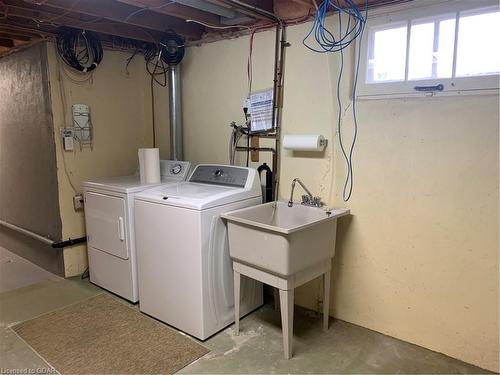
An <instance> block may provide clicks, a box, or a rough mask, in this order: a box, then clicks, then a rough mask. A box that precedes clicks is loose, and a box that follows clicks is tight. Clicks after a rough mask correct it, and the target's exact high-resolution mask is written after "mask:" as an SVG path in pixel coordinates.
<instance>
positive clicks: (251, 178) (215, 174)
mask: <svg viewBox="0 0 500 375" xmlns="http://www.w3.org/2000/svg"><path fill="white" fill-rule="evenodd" d="M261 197H262V193H261V189H260V183H259V180H258V178H257V173H256V171H255V169H253V168H243V167H235V166H223V165H198V166H197V167H196V169H195V170H194V171H193V173H192V174H191V176H190V178H189V181H184V182H181V183H179V184H175V185H162V186H158V187H154V188H151V189H147V190H144V191H142V192H141V193H139V194H137V195H136V196H135V199H136V200H141V201H147V202H152V203H157V204H162V205H169V206H176V207H183V208H189V209H194V210H204V209H207V208H211V207H216V206H221V205H224V204H228V203H233V202H238V201H242V200H246V199H252V198H261Z"/></svg>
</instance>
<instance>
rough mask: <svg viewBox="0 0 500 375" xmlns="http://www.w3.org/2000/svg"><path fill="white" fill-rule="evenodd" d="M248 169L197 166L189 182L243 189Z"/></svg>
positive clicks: (225, 166) (226, 166)
mask: <svg viewBox="0 0 500 375" xmlns="http://www.w3.org/2000/svg"><path fill="white" fill-rule="evenodd" d="M247 178H248V169H246V168H241V167H233V166H231V165H198V166H197V167H196V169H195V170H194V172H193V174H192V175H191V178H190V179H189V181H190V182H199V183H202V184H215V185H223V186H234V187H241V188H242V187H245V184H246V182H247Z"/></svg>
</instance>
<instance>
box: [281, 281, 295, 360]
mask: <svg viewBox="0 0 500 375" xmlns="http://www.w3.org/2000/svg"><path fill="white" fill-rule="evenodd" d="M279 294H280V305H281V328H282V331H283V350H284V352H285V359H290V358H292V340H293V289H290V290H282V289H280V293H279Z"/></svg>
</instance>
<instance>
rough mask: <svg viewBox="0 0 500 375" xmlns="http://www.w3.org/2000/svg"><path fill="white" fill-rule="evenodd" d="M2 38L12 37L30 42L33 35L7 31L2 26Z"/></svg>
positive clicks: (0, 35) (0, 31)
mask: <svg viewBox="0 0 500 375" xmlns="http://www.w3.org/2000/svg"><path fill="white" fill-rule="evenodd" d="M0 38H4V39H12V40H22V41H25V42H29V41H30V40H31V39H32V38H33V35H31V36H27V35H22V34H16V33H12V32H5V31H3V30H2V29H1V28H0Z"/></svg>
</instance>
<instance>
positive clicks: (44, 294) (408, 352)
mask: <svg viewBox="0 0 500 375" xmlns="http://www.w3.org/2000/svg"><path fill="white" fill-rule="evenodd" d="M100 293H106V292H105V291H103V290H102V289H100V288H98V287H96V286H94V285H92V284H90V283H89V282H88V280H85V281H82V280H80V279H79V278H74V279H67V280H64V279H59V278H56V279H51V280H48V281H42V282H38V283H36V284H32V285H28V286H23V287H21V288H18V289H14V290H10V291H7V292H3V293H0V337H1V343H0V368H2V373H6V372H5V371H4V370H3V369H37V368H38V369H40V368H48V367H49V366H48V364H47V363H46V362H45V361H44V360H43V359H42V358H40V357H39V356H38V355H37V354H36V353H35V352H34V351H33V350H32V349H31V348H30V347H29V346H28V345H27V344H26V343H25V342H24V341H22V340H21V339H20V338H19V337H18V336H17V335H15V334H14V332H13V331H12V330H10V328H9V326H10V325H12V324H14V323H16V322H20V321H24V320H28V319H32V318H34V317H36V316H38V315H41V314H44V313H47V312H49V311H53V310H56V309H59V308H61V307H64V306H67V305H69V304H72V303H75V302H78V301H81V300H83V299H86V298H89V297H92V296H95V295H97V294H100ZM132 307H133V308H137V306H132ZM295 314H296V315H295V320H294V322H295V327H294V328H295V331H294V358H293V359H291V360H290V361H286V360H285V359H283V352H282V341H281V328H280V317H279V312H278V311H275V310H274V308H273V307H272V305H265V306H264V307H262V308H261V309H259V310H258V311H256V312H254V313H253V314H251V315H249V316H247V317H246V318H244V319H243V320H242V321H241V333H240V335H239V336H235V335H234V330H233V328H232V326H231V327H229V328H227V329H225V330H224V331H223V332H221V333H219V334H217V335H215V336H213V337H212V338H210V339H208V340H207V341H205V342H204V343H203V345H205V346H206V347H208V348H209V349H210V350H211V352H210V353H208V354H207V355H205V356H204V357H202V358H200V359H199V360H198V361H196V362H194V363H192V364H191V365H189V366H187V367H185V368H184V369H183V370H182V371H181V373H184V374H195V373H219V374H220V373H231V374H234V373H253V374H259V373H266V374H267V373H301V374H302V373H323V374H324V373H344V374H360V373H363V374H368V373H370V374H372V373H376V374H389V373H407V374H424V373H425V374H431V373H432V374H435V373H446V374H480V373H481V374H484V373H489V372H488V371H486V370H482V369H480V368H478V367H475V366H472V365H469V364H466V363H464V362H461V361H458V360H456V359H453V358H450V357H447V356H445V355H443V354H439V353H436V352H433V351H430V350H427V349H424V348H421V347H418V346H416V345H412V344H409V343H406V342H403V341H400V340H397V339H394V338H391V337H387V336H384V335H382V334H380V333H377V332H374V331H371V330H369V329H365V328H362V327H359V326H356V325H353V324H350V323H346V322H343V321H340V320H333V319H331V321H330V330H329V331H328V332H326V333H325V332H323V331H322V329H321V327H322V324H321V323H322V319H321V316H320V315H319V314H317V313H315V312H311V311H308V310H305V309H302V308H299V307H297V306H296V308H295Z"/></svg>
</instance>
